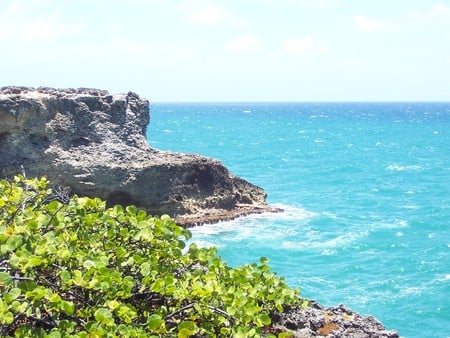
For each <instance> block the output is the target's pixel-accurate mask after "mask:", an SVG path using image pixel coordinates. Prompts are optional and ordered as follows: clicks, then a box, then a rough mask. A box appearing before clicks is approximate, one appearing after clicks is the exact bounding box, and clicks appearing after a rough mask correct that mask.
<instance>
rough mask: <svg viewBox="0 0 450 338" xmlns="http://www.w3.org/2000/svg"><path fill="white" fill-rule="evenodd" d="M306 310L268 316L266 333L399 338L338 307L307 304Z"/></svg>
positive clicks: (296, 337) (295, 336)
mask: <svg viewBox="0 0 450 338" xmlns="http://www.w3.org/2000/svg"><path fill="white" fill-rule="evenodd" d="M310 305H311V306H309V307H307V308H304V309H302V308H297V307H286V308H285V310H284V312H283V313H274V314H273V315H272V321H273V326H272V330H273V331H274V332H270V333H273V334H275V335H276V334H277V333H279V332H286V331H287V332H292V333H293V336H292V337H293V338H308V337H328V338H399V335H398V333H397V332H396V331H395V330H386V328H385V327H384V326H383V324H382V323H381V322H379V321H378V320H377V319H375V318H374V317H373V316H361V315H359V314H358V313H356V312H354V311H352V310H350V309H349V308H347V307H346V306H344V305H342V304H340V305H338V306H336V307H328V308H324V307H323V306H322V305H320V304H319V303H317V302H314V301H311V304H310Z"/></svg>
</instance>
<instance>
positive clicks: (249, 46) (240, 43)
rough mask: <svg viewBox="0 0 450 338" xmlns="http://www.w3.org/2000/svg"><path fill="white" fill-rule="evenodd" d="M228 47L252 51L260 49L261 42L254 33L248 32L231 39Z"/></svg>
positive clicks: (235, 49) (234, 49)
mask: <svg viewBox="0 0 450 338" xmlns="http://www.w3.org/2000/svg"><path fill="white" fill-rule="evenodd" d="M226 47H227V49H229V50H233V51H241V52H250V51H255V50H257V49H259V48H260V47H261V43H260V41H259V40H258V38H256V37H255V36H254V35H252V34H246V35H243V36H240V37H238V38H236V39H233V40H231V41H229V42H228V43H227V45H226Z"/></svg>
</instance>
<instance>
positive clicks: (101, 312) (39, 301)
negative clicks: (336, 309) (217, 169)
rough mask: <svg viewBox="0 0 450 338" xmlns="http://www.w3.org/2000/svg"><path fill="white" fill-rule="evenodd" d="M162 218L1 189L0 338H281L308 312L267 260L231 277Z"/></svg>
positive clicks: (15, 187)
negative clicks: (278, 319)
mask: <svg viewBox="0 0 450 338" xmlns="http://www.w3.org/2000/svg"><path fill="white" fill-rule="evenodd" d="M190 237H191V233H190V232H189V231H188V230H186V229H183V228H181V227H179V226H178V225H176V224H175V222H174V221H173V219H171V218H170V217H169V216H167V215H163V216H161V217H153V216H150V215H147V213H146V212H145V211H144V210H141V209H138V208H136V207H134V206H121V205H115V206H113V207H107V205H106V202H105V201H103V200H101V199H99V198H87V197H80V196H77V195H74V196H70V195H69V192H68V190H66V189H63V188H60V189H53V190H52V189H49V182H48V181H47V179H46V178H32V179H29V178H26V177H25V176H24V175H18V176H16V177H14V179H11V180H0V295H1V298H0V336H20V337H22V336H23V337H24V336H28V337H31V336H33V337H44V336H48V337H62V336H64V337H103V336H109V337H114V336H127V337H149V336H150V337H171V336H174V337H189V336H197V337H202V336H205V337H206V336H208V337H210V336H218V337H220V336H233V337H253V336H255V337H256V336H261V335H265V336H267V337H275V336H278V337H285V336H289V334H288V333H284V332H278V331H276V330H274V329H273V327H272V325H271V324H272V315H273V314H274V313H275V312H282V311H283V310H284V307H285V306H286V305H288V304H289V305H295V306H300V307H301V306H306V305H307V301H305V300H303V299H301V298H300V297H299V292H298V290H294V289H291V288H289V287H288V286H287V284H286V283H285V281H284V279H283V278H281V277H278V276H277V275H276V274H274V273H272V272H271V271H270V269H269V266H268V264H267V263H268V259H267V258H265V257H262V258H261V259H260V261H259V263H257V264H256V263H254V264H251V265H245V266H240V267H237V268H231V267H230V266H228V265H227V264H226V263H225V262H224V261H223V260H222V259H221V258H220V257H219V256H218V255H217V250H216V249H215V248H200V247H198V246H197V245H196V244H191V245H189V247H187V245H186V242H185V241H186V240H188V239H189V238H190Z"/></svg>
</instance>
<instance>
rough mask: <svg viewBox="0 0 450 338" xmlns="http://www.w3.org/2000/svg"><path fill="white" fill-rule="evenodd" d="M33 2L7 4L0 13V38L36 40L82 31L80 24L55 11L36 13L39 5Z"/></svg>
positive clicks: (55, 37)
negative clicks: (32, 4) (28, 4)
mask: <svg viewBox="0 0 450 338" xmlns="http://www.w3.org/2000/svg"><path fill="white" fill-rule="evenodd" d="M34 4H35V6H34V7H33V6H28V7H27V6H24V4H23V3H22V2H21V1H18V0H14V1H11V2H10V3H9V4H8V6H7V7H6V8H5V10H4V11H3V13H0V39H3V40H6V39H7V40H11V41H16V42H18V41H24V40H25V41H30V40H31V41H36V42H37V41H42V40H54V39H57V38H60V37H67V36H74V35H79V34H80V33H81V32H82V31H83V29H84V28H83V25H82V24H80V23H76V22H67V21H65V20H63V19H62V18H61V16H60V15H59V13H57V12H49V13H46V14H45V15H39V14H36V12H37V11H38V10H37V9H39V7H37V5H36V3H34ZM44 5H45V3H44ZM30 7H31V8H30Z"/></svg>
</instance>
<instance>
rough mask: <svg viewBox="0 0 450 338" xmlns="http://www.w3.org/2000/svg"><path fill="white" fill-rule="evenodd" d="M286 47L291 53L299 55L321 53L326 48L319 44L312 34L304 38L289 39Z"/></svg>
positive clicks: (285, 44) (285, 43)
mask: <svg viewBox="0 0 450 338" xmlns="http://www.w3.org/2000/svg"><path fill="white" fill-rule="evenodd" d="M284 49H285V50H286V51H287V52H289V53H293V54H297V55H304V54H308V53H312V54H320V53H323V52H324V51H325V48H324V47H322V46H320V45H319V44H317V42H316V41H315V40H314V39H313V38H312V37H310V36H307V37H305V38H303V39H294V38H290V39H287V40H286V41H285V42H284Z"/></svg>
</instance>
